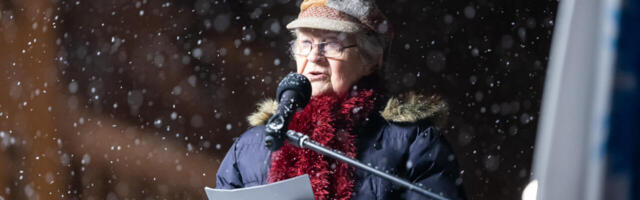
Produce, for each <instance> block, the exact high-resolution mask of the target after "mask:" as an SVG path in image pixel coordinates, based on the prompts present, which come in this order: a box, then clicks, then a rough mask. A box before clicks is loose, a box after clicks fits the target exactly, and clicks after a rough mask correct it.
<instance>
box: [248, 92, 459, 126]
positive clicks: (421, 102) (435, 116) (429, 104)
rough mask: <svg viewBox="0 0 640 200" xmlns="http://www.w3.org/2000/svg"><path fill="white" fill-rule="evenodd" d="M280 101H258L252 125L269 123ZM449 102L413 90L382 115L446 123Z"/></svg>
mask: <svg viewBox="0 0 640 200" xmlns="http://www.w3.org/2000/svg"><path fill="white" fill-rule="evenodd" d="M277 108H278V103H277V102H276V101H275V100H273V99H266V100H264V101H262V102H260V103H258V109H257V111H256V112H254V113H252V114H251V115H249V117H247V121H248V122H249V125H251V126H259V125H263V124H265V123H267V121H268V120H269V118H270V117H271V116H272V115H273V114H274V113H275V112H276V109H277ZM447 110H448V109H447V104H446V103H444V101H443V100H441V98H440V97H439V96H436V95H433V96H429V97H427V96H424V95H421V94H416V93H413V92H410V93H406V94H402V95H398V96H397V97H392V98H390V99H389V100H388V101H387V105H386V106H385V108H384V109H382V111H380V116H382V118H384V119H385V120H387V121H390V122H396V123H415V122H418V121H421V120H424V119H432V120H433V121H434V122H435V123H436V124H437V125H444V123H445V121H446V118H447Z"/></svg>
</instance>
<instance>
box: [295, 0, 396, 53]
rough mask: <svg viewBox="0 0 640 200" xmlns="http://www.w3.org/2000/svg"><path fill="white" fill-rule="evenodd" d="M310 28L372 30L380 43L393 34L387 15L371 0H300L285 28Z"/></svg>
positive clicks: (344, 30)
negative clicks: (296, 12)
mask: <svg viewBox="0 0 640 200" xmlns="http://www.w3.org/2000/svg"><path fill="white" fill-rule="evenodd" d="M296 28H314V29H322V30H329V31H338V32H346V33H357V32H361V31H365V32H373V33H375V34H376V35H377V36H378V37H379V38H380V39H382V40H383V43H385V44H387V43H389V42H390V41H391V39H392V38H393V30H392V27H391V24H390V23H389V21H388V20H387V18H386V17H385V16H384V15H383V14H382V12H381V11H380V9H378V7H377V6H376V5H375V3H374V2H373V0H304V1H303V2H302V4H301V5H300V14H299V15H298V19H296V20H293V21H292V22H291V23H289V24H288V25H287V29H296Z"/></svg>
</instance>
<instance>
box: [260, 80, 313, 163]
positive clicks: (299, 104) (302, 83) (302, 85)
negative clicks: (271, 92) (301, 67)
mask: <svg viewBox="0 0 640 200" xmlns="http://www.w3.org/2000/svg"><path fill="white" fill-rule="evenodd" d="M309 99H311V83H310V82H309V79H307V77H305V76H303V75H302V74H298V73H290V74H288V75H287V76H285V77H284V79H282V81H280V84H279V85H278V90H277V91H276V100H277V101H278V103H279V105H278V109H277V110H276V113H275V114H274V115H273V116H271V118H269V121H267V125H266V127H265V138H264V142H265V146H266V147H267V149H269V150H271V151H277V150H278V149H280V148H281V147H282V145H283V144H284V138H285V134H286V132H287V131H288V130H289V129H288V126H289V121H290V120H291V118H292V117H293V114H294V113H295V112H296V110H298V108H304V107H305V106H306V105H307V103H309Z"/></svg>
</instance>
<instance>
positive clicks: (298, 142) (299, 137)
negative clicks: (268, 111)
mask: <svg viewBox="0 0 640 200" xmlns="http://www.w3.org/2000/svg"><path fill="white" fill-rule="evenodd" d="M287 138H289V141H290V142H291V143H292V144H293V145H295V146H297V147H300V148H308V149H311V150H314V151H316V152H318V153H321V154H324V155H326V156H329V157H332V158H334V159H337V160H340V161H343V162H346V163H349V164H351V165H352V166H355V167H357V168H359V169H362V170H365V171H368V172H371V173H373V174H375V175H377V176H379V177H382V178H385V179H387V180H390V181H392V182H395V183H397V184H400V185H402V186H404V187H406V188H408V189H409V190H410V191H415V192H418V193H420V194H422V195H425V196H428V197H431V198H434V199H438V200H446V198H444V197H442V196H440V195H437V194H435V193H433V192H429V191H427V190H425V189H424V188H422V187H420V186H417V185H414V184H412V183H410V182H408V181H406V180H403V179H401V178H398V177H396V176H393V175H391V174H387V173H384V172H382V171H380V170H377V169H374V168H373V167H371V166H368V165H365V164H362V163H361V162H360V161H358V160H355V159H352V158H349V157H347V156H345V155H344V153H342V152H340V151H337V150H333V149H329V148H327V147H324V146H323V145H321V144H319V143H318V142H316V141H313V140H311V138H309V136H308V135H305V134H302V133H299V132H295V131H292V130H288V131H287Z"/></svg>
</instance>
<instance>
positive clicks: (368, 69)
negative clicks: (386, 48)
mask: <svg viewBox="0 0 640 200" xmlns="http://www.w3.org/2000/svg"><path fill="white" fill-rule="evenodd" d="M383 62H384V59H382V56H379V57H378V58H377V59H376V60H375V61H373V60H372V61H370V62H369V63H368V64H367V65H366V66H365V74H366V75H371V73H373V72H375V71H376V70H378V68H381V67H382V64H384V63H383Z"/></svg>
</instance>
